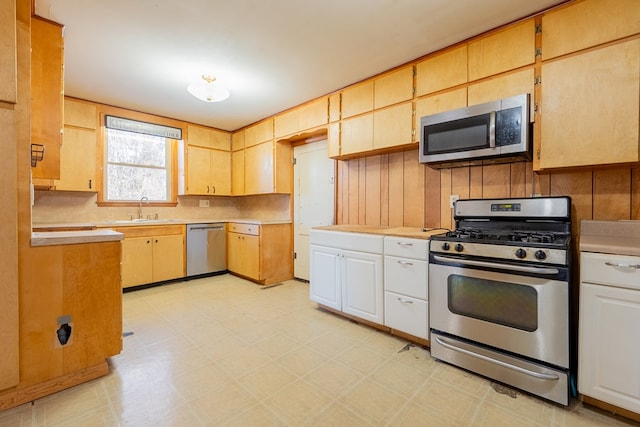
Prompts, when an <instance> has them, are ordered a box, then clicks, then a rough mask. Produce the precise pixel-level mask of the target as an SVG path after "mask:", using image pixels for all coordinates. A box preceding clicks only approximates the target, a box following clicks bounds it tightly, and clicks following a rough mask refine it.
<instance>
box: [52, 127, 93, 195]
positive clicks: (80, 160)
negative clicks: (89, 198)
mask: <svg viewBox="0 0 640 427" xmlns="http://www.w3.org/2000/svg"><path fill="white" fill-rule="evenodd" d="M96 144H97V138H96V131H95V130H93V129H84V128H76V127H66V128H65V130H64V142H63V144H62V147H61V148H60V179H59V180H56V181H55V183H54V186H55V189H56V190H66V191H97V189H96V163H95V161H96Z"/></svg>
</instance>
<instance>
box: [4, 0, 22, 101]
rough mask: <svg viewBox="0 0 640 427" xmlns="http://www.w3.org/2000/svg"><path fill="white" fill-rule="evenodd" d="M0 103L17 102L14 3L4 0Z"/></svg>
mask: <svg viewBox="0 0 640 427" xmlns="http://www.w3.org/2000/svg"><path fill="white" fill-rule="evenodd" d="M0 46H2V47H3V48H2V49H0V79H2V85H0V101H3V102H9V103H11V104H15V103H16V100H17V87H18V80H17V62H16V2H15V0H5V1H3V2H2V7H0Z"/></svg>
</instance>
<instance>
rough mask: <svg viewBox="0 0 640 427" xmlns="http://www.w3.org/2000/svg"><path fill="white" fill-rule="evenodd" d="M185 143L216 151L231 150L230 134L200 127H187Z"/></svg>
mask: <svg viewBox="0 0 640 427" xmlns="http://www.w3.org/2000/svg"><path fill="white" fill-rule="evenodd" d="M187 143H188V144H189V145H197V146H199V147H207V148H215V149H217V150H226V151H229V150H230V149H231V134H230V133H229V132H224V131H220V130H216V129H211V128H206V127H202V126H194V125H188V126H187Z"/></svg>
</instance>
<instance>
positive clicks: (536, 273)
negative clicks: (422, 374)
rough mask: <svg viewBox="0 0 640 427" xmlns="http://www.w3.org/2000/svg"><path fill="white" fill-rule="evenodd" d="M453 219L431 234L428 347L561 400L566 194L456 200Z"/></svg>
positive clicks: (567, 369)
mask: <svg viewBox="0 0 640 427" xmlns="http://www.w3.org/2000/svg"><path fill="white" fill-rule="evenodd" d="M454 218H455V221H456V228H455V230H453V231H451V232H448V233H446V234H440V235H436V236H432V237H431V242H430V250H429V324H430V328H431V331H430V333H431V336H430V338H431V355H432V356H433V357H435V358H436V359H439V360H442V361H445V362H448V363H451V364H453V365H457V366H459V367H462V368H464V369H467V370H469V371H473V372H476V373H478V374H481V375H484V376H486V377H489V378H492V379H495V380H496V381H499V382H502V383H505V384H508V385H512V386H514V387H517V388H520V389H522V390H525V391H528V392H530V393H533V394H536V395H538V396H541V397H543V398H546V399H549V400H552V401H554V402H557V403H560V404H562V405H568V404H569V394H570V388H571V381H572V372H573V371H574V367H573V366H572V365H573V362H572V360H573V351H574V349H573V345H572V343H571V341H572V340H571V337H570V335H571V332H570V326H571V325H570V323H571V318H572V316H571V303H572V301H571V300H572V296H571V286H570V283H571V282H570V280H569V275H570V252H571V251H570V242H571V200H570V199H569V198H568V197H539V198H521V199H483V200H459V201H457V202H456V203H455V211H454Z"/></svg>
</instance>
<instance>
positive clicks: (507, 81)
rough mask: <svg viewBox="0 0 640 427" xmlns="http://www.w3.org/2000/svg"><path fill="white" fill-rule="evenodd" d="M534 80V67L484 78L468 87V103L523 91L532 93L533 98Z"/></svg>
mask: <svg viewBox="0 0 640 427" xmlns="http://www.w3.org/2000/svg"><path fill="white" fill-rule="evenodd" d="M534 82H535V73H534V69H533V68H526V69H524V70H521V71H516V72H514V73H509V74H503V75H501V76H500V77H496V78H493V79H488V80H483V81H481V82H479V83H475V84H471V85H469V87H468V88H467V90H468V95H467V103H468V105H476V104H482V103H484V102H490V101H495V100H497V99H502V98H508V97H510V96H515V95H520V94H523V93H528V94H531V98H533V88H534ZM532 111H533V110H532Z"/></svg>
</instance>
